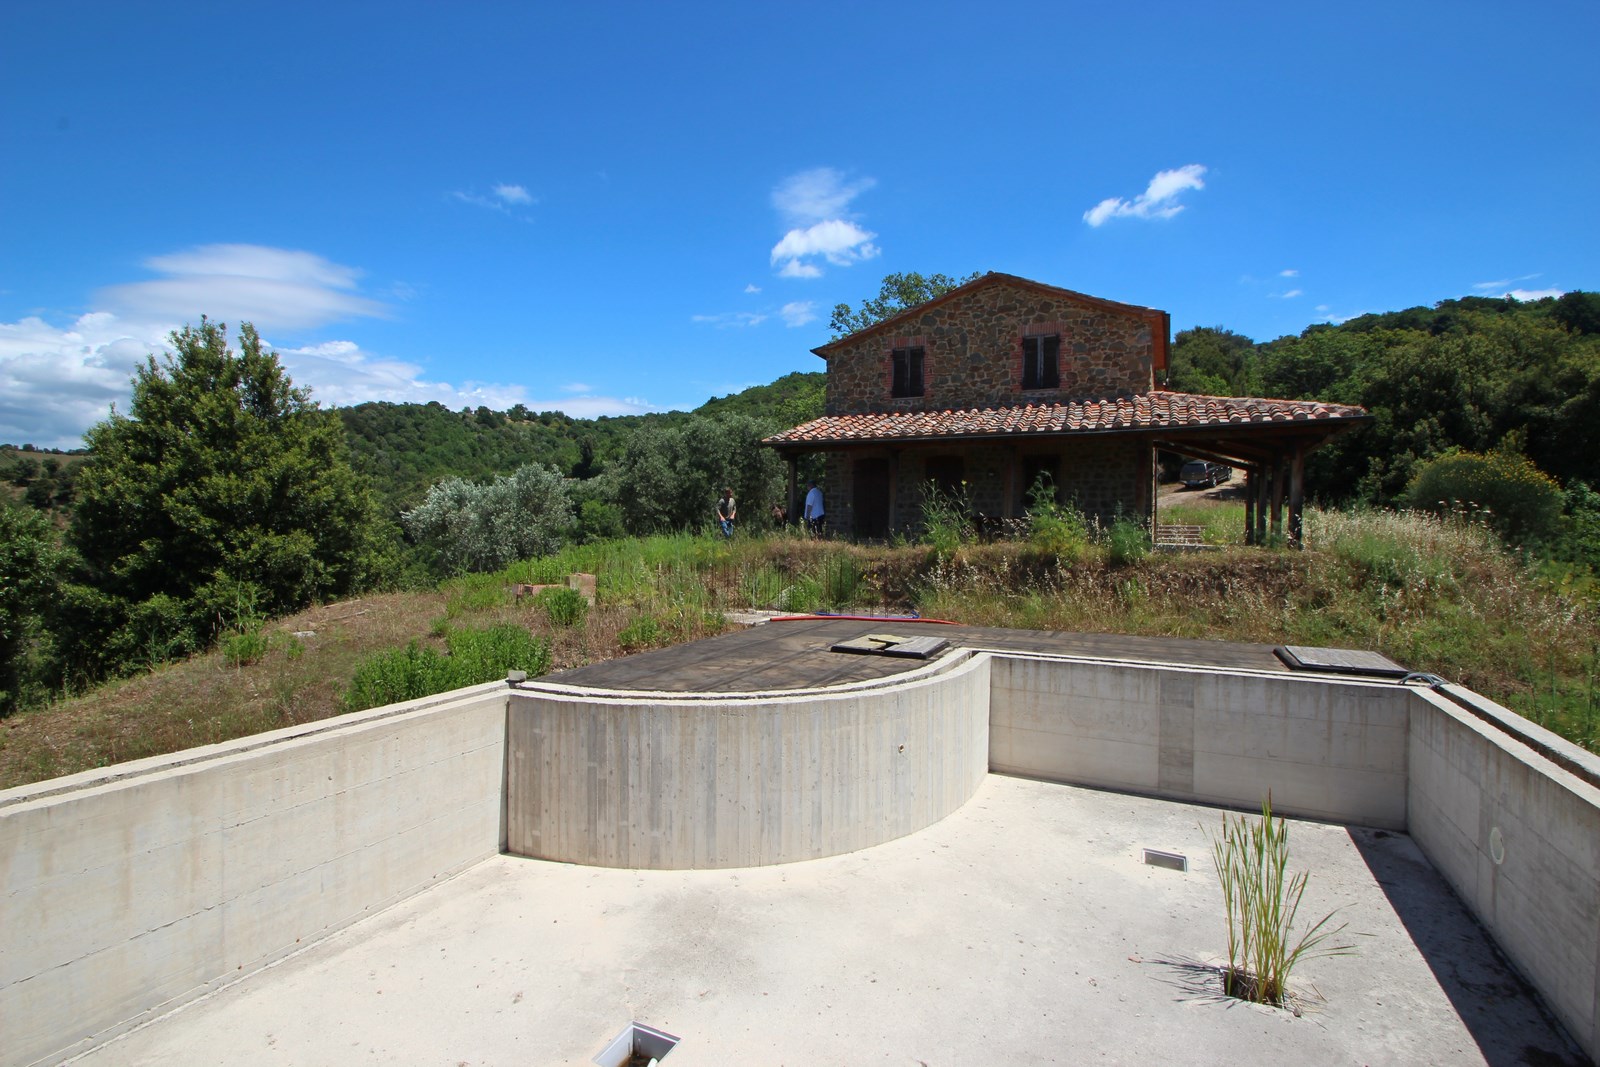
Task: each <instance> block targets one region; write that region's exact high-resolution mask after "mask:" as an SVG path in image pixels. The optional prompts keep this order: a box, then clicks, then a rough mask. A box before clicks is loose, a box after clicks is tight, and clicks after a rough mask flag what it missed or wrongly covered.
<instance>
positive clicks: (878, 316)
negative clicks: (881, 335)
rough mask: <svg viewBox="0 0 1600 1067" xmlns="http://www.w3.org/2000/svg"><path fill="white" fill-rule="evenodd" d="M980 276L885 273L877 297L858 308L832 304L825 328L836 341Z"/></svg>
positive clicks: (977, 272)
mask: <svg viewBox="0 0 1600 1067" xmlns="http://www.w3.org/2000/svg"><path fill="white" fill-rule="evenodd" d="M981 276H982V272H981V271H973V272H972V273H971V274H969V275H967V276H966V277H965V278H952V277H950V276H949V275H948V274H928V275H922V274H917V273H916V272H914V271H913V272H909V273H906V274H888V275H885V276H884V279H883V286H882V287H881V288H880V289H879V290H878V295H877V296H875V297H871V298H869V299H867V300H863V301H862V302H861V306H860V307H859V308H854V309H852V308H851V307H850V305H849V304H836V305H834V308H833V317H832V318H831V319H829V320H828V326H829V328H830V329H832V330H833V339H834V340H835V341H837V340H838V339H839V338H841V337H844V336H847V335H849V334H852V333H855V332H856V331H857V330H864V329H866V328H867V327H868V326H872V325H875V324H877V323H880V322H882V321H883V320H884V319H887V318H890V317H892V316H894V315H898V314H900V312H902V311H904V310H906V309H907V308H913V307H916V306H917V305H918V304H926V303H927V302H928V301H930V300H932V299H934V298H935V297H940V296H943V295H944V294H945V293H948V292H949V291H950V290H952V289H954V288H956V287H957V286H959V285H965V284H967V283H968V282H971V281H977V280H978V278H979V277H981Z"/></svg>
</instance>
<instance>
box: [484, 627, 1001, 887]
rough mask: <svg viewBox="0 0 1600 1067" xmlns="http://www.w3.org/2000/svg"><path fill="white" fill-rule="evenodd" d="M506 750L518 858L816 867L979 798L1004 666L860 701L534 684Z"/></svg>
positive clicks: (952, 671) (961, 669)
mask: <svg viewBox="0 0 1600 1067" xmlns="http://www.w3.org/2000/svg"><path fill="white" fill-rule="evenodd" d="M506 742H507V752H506V759H507V767H506V850H507V851H508V852H513V853H516V854H518V855H524V856H532V857H537V858H540V859H551V860H560V861H564V862H568V863H585V864H592V865H595V866H602V867H645V868H655V869H683V868H706V867H747V866H756V865H760V864H769V863H787V862H790V861H793V860H804V859H815V858H817V857H819V856H832V855H836V854H838V853H842V852H852V851H854V850H856V849H860V848H866V847H868V846H869V845H876V844H880V843H882V842H884V841H889V840H892V839H893V838H897V837H903V836H904V835H906V834H909V833H912V832H914V831H916V830H920V829H922V828H923V827H925V826H928V825H931V824H932V823H935V822H937V821H939V820H940V819H942V818H944V817H945V816H946V815H948V814H950V813H951V812H953V811H955V810H956V809H957V808H959V807H960V806H961V805H962V804H964V803H965V802H966V801H967V800H968V798H970V797H971V796H972V794H973V793H974V792H975V791H976V790H977V788H978V785H979V784H980V783H981V782H982V781H983V777H984V775H985V774H986V773H987V772H988V769H989V659H988V657H986V656H976V657H967V658H965V659H964V660H961V661H959V662H955V663H954V665H950V664H948V663H947V664H946V665H944V666H943V667H941V669H938V670H936V671H932V672H919V674H918V675H917V676H915V677H913V678H912V679H911V680H908V681H906V680H903V681H900V682H899V683H897V684H885V685H879V686H874V687H864V688H859V689H855V690H853V691H846V692H840V691H837V690H831V691H830V690H815V691H811V692H805V693H786V694H771V693H766V694H762V693H751V694H740V695H738V696H728V697H724V698H721V699H707V698H705V697H704V696H701V697H699V698H676V699H674V698H672V697H670V696H665V695H660V694H654V695H649V696H645V695H640V696H639V697H637V698H635V699H633V700H628V699H623V698H619V697H606V698H601V697H592V696H583V695H580V694H577V693H574V692H571V691H556V690H553V689H552V690H546V691H518V692H514V693H513V694H512V697H511V708H510V712H509V722H508V726H507V738H506Z"/></svg>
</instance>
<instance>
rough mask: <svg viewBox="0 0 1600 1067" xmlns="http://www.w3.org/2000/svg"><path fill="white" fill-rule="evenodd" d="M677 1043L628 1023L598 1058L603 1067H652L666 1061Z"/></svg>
mask: <svg viewBox="0 0 1600 1067" xmlns="http://www.w3.org/2000/svg"><path fill="white" fill-rule="evenodd" d="M677 1046H678V1039H677V1038H676V1037H674V1036H673V1035H671V1034H669V1033H667V1032H666V1031H665V1030H657V1029H656V1028H655V1027H653V1026H646V1025H645V1024H644V1023H629V1024H628V1025H627V1026H626V1027H624V1028H623V1030H622V1033H620V1034H618V1035H617V1036H616V1037H614V1038H612V1039H611V1043H610V1044H609V1045H607V1046H606V1047H605V1048H604V1049H602V1050H601V1051H600V1053H599V1054H598V1055H596V1056H595V1058H594V1062H595V1063H598V1064H599V1065H600V1067H651V1065H652V1064H655V1063H659V1062H660V1061H662V1060H664V1059H666V1058H667V1053H669V1052H671V1051H672V1050H673V1049H674V1048H676V1047H677Z"/></svg>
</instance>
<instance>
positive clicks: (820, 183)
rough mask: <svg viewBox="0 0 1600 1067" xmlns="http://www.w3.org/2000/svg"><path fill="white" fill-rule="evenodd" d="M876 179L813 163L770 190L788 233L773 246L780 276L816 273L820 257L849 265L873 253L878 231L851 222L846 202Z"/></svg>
mask: <svg viewBox="0 0 1600 1067" xmlns="http://www.w3.org/2000/svg"><path fill="white" fill-rule="evenodd" d="M876 184H877V182H876V180H875V179H872V178H854V179H852V178H848V177H846V176H845V175H844V174H843V173H842V172H840V171H837V170H834V169H833V168H832V167H817V168H815V169H812V170H807V171H802V172H801V173H799V174H796V175H793V176H792V177H789V178H786V179H784V180H783V181H782V182H780V183H779V184H778V187H777V188H775V189H774V190H773V191H772V206H773V207H774V208H776V209H777V211H778V214H779V216H780V217H781V219H782V221H783V223H784V225H786V226H788V227H789V229H788V232H786V233H785V234H784V235H783V237H782V238H781V239H780V240H779V241H778V243H777V244H775V245H773V246H772V253H771V263H772V265H773V266H774V267H776V268H778V275H779V277H783V278H818V277H821V276H822V266H821V263H820V262H819V261H822V262H827V263H830V264H832V265H833V266H836V267H848V266H850V265H851V264H854V263H860V262H862V261H863V260H868V259H872V258H873V257H875V256H877V255H878V254H879V253H880V252H881V249H879V247H878V246H877V245H875V244H873V243H872V242H873V239H874V238H875V237H877V236H878V235H877V234H875V233H873V232H872V231H870V230H867V229H865V228H864V227H862V226H860V225H857V223H856V222H855V221H853V218H854V216H852V215H851V213H850V212H849V210H848V209H849V207H850V204H851V202H852V201H853V200H855V198H856V197H857V196H860V195H861V194H862V193H864V192H866V191H867V190H868V189H871V188H872V187H873V186H874V185H876Z"/></svg>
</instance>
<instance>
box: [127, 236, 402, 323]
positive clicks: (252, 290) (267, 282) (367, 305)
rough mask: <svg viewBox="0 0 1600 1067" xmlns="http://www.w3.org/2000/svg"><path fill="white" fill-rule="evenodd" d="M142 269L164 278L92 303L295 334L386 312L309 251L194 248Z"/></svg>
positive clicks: (349, 273)
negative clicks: (207, 316)
mask: <svg viewBox="0 0 1600 1067" xmlns="http://www.w3.org/2000/svg"><path fill="white" fill-rule="evenodd" d="M145 266H146V267H148V268H149V269H151V270H152V271H155V272H156V273H158V274H164V275H166V277H164V278H155V279H152V280H150V281H143V282H131V283H129V284H126V285H114V286H111V287H110V288H107V289H104V290H101V292H100V293H99V294H98V296H97V303H99V304H100V305H101V306H103V307H109V308H110V309H112V310H114V311H116V312H117V313H118V314H120V315H122V316H123V317H125V318H131V319H133V320H135V321H141V322H148V321H152V320H154V321H165V322H174V321H175V322H186V321H190V320H193V319H196V318H198V317H199V316H200V315H201V314H205V315H209V316H211V317H212V318H213V319H218V320H221V321H223V322H228V323H236V322H253V323H255V324H256V325H257V326H258V327H260V328H262V329H270V328H272V327H282V328H287V329H299V328H305V327H312V326H321V325H324V324H326V323H330V322H337V321H339V320H341V319H351V318H363V317H376V316H383V315H384V314H386V312H387V308H386V307H385V306H384V305H383V304H381V303H379V302H377V301H375V300H371V299H368V298H367V297H364V296H362V295H360V294H359V293H358V292H357V291H356V285H357V281H358V280H359V279H360V277H361V271H360V270H358V269H357V268H355V267H347V266H344V265H342V264H339V263H333V262H331V261H329V260H326V259H324V258H322V257H321V256H318V255H315V254H313V253H311V252H302V251H296V250H291V249H285V248H267V247H263V246H261V245H242V244H217V245H200V246H198V247H196V248H190V249H186V250H184V251H181V252H173V253H170V254H167V255H162V256H152V257H151V258H150V259H148V260H146V261H145Z"/></svg>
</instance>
